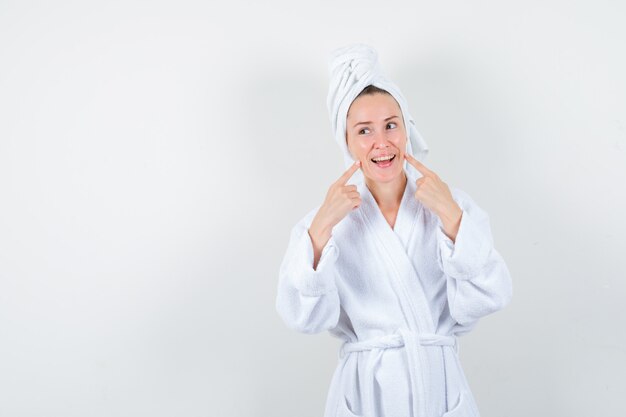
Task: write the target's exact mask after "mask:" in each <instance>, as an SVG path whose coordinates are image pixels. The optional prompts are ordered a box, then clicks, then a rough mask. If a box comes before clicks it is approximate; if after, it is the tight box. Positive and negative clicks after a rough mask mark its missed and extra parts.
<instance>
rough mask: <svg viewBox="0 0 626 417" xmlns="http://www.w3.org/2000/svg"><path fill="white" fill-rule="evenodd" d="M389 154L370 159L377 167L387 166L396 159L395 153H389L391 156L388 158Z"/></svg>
mask: <svg viewBox="0 0 626 417" xmlns="http://www.w3.org/2000/svg"><path fill="white" fill-rule="evenodd" d="M389 156H390V155H386V156H385V157H376V158H372V159H371V161H372V162H373V163H374V165H376V167H377V168H380V169H384V168H389V167H390V166H392V165H393V161H394V160H395V159H396V155H391V158H389ZM382 158H384V159H382Z"/></svg>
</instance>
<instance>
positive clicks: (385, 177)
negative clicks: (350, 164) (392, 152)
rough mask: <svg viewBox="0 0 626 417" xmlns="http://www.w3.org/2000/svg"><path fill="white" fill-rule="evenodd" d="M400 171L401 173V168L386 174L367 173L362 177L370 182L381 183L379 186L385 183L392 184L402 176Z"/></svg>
mask: <svg viewBox="0 0 626 417" xmlns="http://www.w3.org/2000/svg"><path fill="white" fill-rule="evenodd" d="M402 171H403V169H402V167H399V169H394V170H393V171H390V172H386V173H379V172H375V173H371V172H369V173H367V174H365V175H364V176H365V177H366V178H367V179H368V180H370V181H373V182H377V183H381V184H386V183H390V182H394V181H396V180H397V179H398V178H400V177H401V176H402Z"/></svg>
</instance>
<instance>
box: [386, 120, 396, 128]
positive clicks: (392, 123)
mask: <svg viewBox="0 0 626 417" xmlns="http://www.w3.org/2000/svg"><path fill="white" fill-rule="evenodd" d="M389 125H391V126H392V127H391V129H394V128H396V127H398V125H397V124H396V123H395V122H389V123H387V126H389Z"/></svg>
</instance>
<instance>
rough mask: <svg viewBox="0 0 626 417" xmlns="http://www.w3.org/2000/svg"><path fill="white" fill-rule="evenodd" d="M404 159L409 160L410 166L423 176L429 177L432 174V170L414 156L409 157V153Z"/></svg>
mask: <svg viewBox="0 0 626 417" xmlns="http://www.w3.org/2000/svg"><path fill="white" fill-rule="evenodd" d="M404 158H405V159H406V160H407V162H408V163H409V164H411V165H412V166H413V167H415V169H417V170H418V171H419V172H420V173H421V174H422V175H427V174H430V173H431V172H432V171H431V170H430V169H428V168H426V165H424V164H422V163H421V162H420V161H418V160H417V159H415V158H413V156H411V155H409V154H408V153H405V154H404Z"/></svg>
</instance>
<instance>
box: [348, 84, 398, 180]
mask: <svg viewBox="0 0 626 417" xmlns="http://www.w3.org/2000/svg"><path fill="white" fill-rule="evenodd" d="M346 135H347V141H348V149H349V150H350V153H351V154H352V156H353V157H354V158H355V159H358V160H360V161H361V170H362V171H363V175H364V176H365V177H366V178H369V179H370V180H372V181H376V182H390V181H392V180H394V179H396V178H398V175H400V174H401V173H402V169H403V161H404V153H405V150H406V130H405V128H404V120H403V118H402V112H401V111H400V106H399V105H398V103H397V102H396V100H395V99H394V98H393V97H392V96H391V95H389V94H382V93H376V94H368V95H363V96H361V97H358V98H357V99H356V100H354V101H353V102H352V105H351V106H350V109H349V110H348V117H347V119H346ZM381 157H382V159H383V160H382V161H381V160H380V159H381ZM389 158H391V159H390V160H389ZM377 161H379V162H377Z"/></svg>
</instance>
